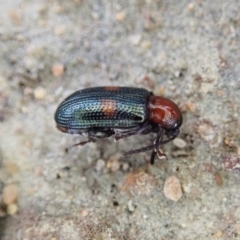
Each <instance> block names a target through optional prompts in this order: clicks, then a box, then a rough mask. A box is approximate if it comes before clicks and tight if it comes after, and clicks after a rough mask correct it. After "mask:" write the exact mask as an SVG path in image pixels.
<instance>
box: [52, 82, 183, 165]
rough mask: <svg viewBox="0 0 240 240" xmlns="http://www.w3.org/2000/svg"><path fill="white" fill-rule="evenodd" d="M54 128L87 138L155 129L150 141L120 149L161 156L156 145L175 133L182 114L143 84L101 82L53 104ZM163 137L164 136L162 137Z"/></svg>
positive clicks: (166, 99) (176, 107)
mask: <svg viewBox="0 0 240 240" xmlns="http://www.w3.org/2000/svg"><path fill="white" fill-rule="evenodd" d="M55 121H56V123H57V128H58V129H59V130H60V131H61V132H64V133H70V134H80V135H85V136H87V138H88V140H87V141H85V142H82V143H79V144H76V145H83V144H85V143H87V142H95V141H96V139H98V138H107V137H110V136H114V139H115V140H116V141H118V140H119V139H122V138H127V137H130V136H132V135H137V134H149V133H156V138H155V141H154V143H153V144H152V145H150V146H147V147H144V148H139V149H135V150H130V151H128V152H124V153H123V155H124V156H129V155H132V154H135V153H139V152H144V151H148V150H153V152H152V156H151V159H150V162H151V163H152V164H153V163H154V158H155V155H156V154H157V155H158V156H159V157H161V156H162V155H164V154H162V153H161V151H160V149H159V147H160V146H162V145H164V144H166V143H168V142H170V141H172V140H173V139H174V138H176V137H177V136H178V134H179V128H180V126H181V125H182V114H181V111H180V109H179V107H178V106H177V105H176V104H175V103H174V102H173V101H171V100H170V99H168V98H165V97H162V96H154V95H153V93H152V92H149V91H147V90H146V89H143V88H135V87H118V86H105V87H94V88H86V89H82V90H79V91H76V92H74V93H73V94H71V95H70V96H69V97H67V98H66V99H65V100H64V101H63V102H62V103H61V104H60V105H59V106H58V108H57V110H56V113H55ZM164 138H165V139H164Z"/></svg>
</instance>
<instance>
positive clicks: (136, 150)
mask: <svg viewBox="0 0 240 240" xmlns="http://www.w3.org/2000/svg"><path fill="white" fill-rule="evenodd" d="M176 137H177V134H176V135H171V137H169V138H168V139H166V140H164V141H161V142H160V141H159V142H158V143H156V144H153V145H149V146H147V147H143V148H138V149H134V150H131V151H128V152H123V153H122V155H123V156H124V157H126V156H130V155H133V154H136V153H140V152H146V151H149V150H153V149H156V148H159V147H160V146H162V145H164V144H166V143H168V142H171V141H172V140H173V139H174V138H176ZM160 157H161V154H160Z"/></svg>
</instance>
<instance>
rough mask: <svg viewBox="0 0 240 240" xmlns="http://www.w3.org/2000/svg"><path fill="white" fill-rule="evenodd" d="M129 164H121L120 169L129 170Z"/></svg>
mask: <svg viewBox="0 0 240 240" xmlns="http://www.w3.org/2000/svg"><path fill="white" fill-rule="evenodd" d="M129 167H130V166H129V164H128V163H123V165H122V169H123V170H124V171H127V170H128V169H129Z"/></svg>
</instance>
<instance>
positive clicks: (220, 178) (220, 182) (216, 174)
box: [214, 172, 223, 187]
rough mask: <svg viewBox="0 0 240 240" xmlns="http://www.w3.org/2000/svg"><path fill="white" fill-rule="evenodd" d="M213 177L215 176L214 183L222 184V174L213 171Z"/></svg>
mask: <svg viewBox="0 0 240 240" xmlns="http://www.w3.org/2000/svg"><path fill="white" fill-rule="evenodd" d="M214 178H215V181H216V184H217V185H218V186H219V187H221V186H222V185H223V179H222V176H221V174H220V173H219V172H215V174H214Z"/></svg>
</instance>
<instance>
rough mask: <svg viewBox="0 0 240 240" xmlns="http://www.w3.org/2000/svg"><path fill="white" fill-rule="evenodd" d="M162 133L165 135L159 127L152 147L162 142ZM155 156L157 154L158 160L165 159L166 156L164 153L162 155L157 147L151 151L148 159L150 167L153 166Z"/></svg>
mask: <svg viewBox="0 0 240 240" xmlns="http://www.w3.org/2000/svg"><path fill="white" fill-rule="evenodd" d="M164 133H165V131H164V129H163V128H161V127H160V128H159V131H158V133H157V137H156V139H155V140H154V143H153V145H158V144H159V143H161V142H162V139H163V136H164ZM156 154H157V156H158V158H161V157H166V155H165V154H164V153H162V152H161V150H160V149H159V148H158V147H156V148H154V149H153V151H152V154H151V158H150V164H152V165H153V164H154V159H155V156H156Z"/></svg>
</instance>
